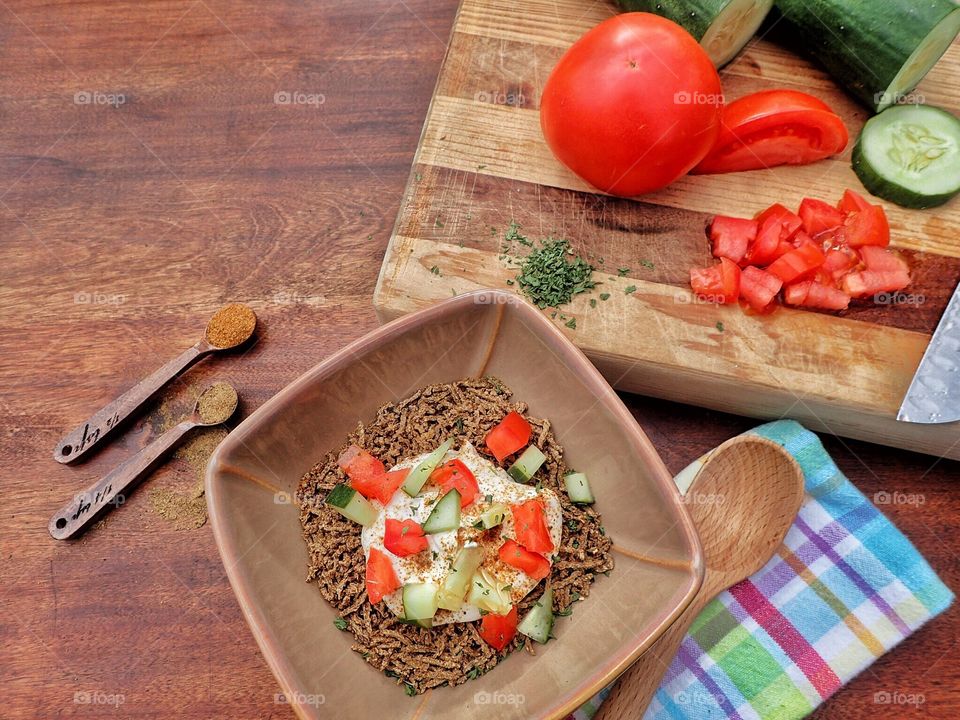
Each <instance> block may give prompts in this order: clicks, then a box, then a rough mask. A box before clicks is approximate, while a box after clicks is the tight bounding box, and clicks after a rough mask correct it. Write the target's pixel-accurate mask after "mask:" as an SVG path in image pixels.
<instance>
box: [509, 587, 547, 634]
mask: <svg viewBox="0 0 960 720" xmlns="http://www.w3.org/2000/svg"><path fill="white" fill-rule="evenodd" d="M517 630H519V631H520V632H521V633H523V634H524V635H526V636H527V637H528V638H530V639H531V640H536V641H537V642H538V643H545V642H546V641H547V640H549V639H550V633H551V632H552V631H553V588H552V587H550V586H549V585H548V586H547V589H546V590H544V591H543V595H541V596H540V599H539V600H537V602H535V603H534V604H533V607H532V608H530V610H528V611H527V614H526V615H524V616H523V620H521V621H520V624H519V625H517Z"/></svg>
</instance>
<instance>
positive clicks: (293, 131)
mask: <svg viewBox="0 0 960 720" xmlns="http://www.w3.org/2000/svg"><path fill="white" fill-rule="evenodd" d="M456 4H457V3H456V0H369V1H368V2H365V3H347V2H341V3H333V2H326V3H320V2H294V1H293V0H287V1H286V2H283V1H279V0H274V1H269V2H259V3H254V2H228V1H227V0H195V1H194V0H184V1H182V2H180V1H174V0H164V1H155V2H146V1H141V2H135V3H108V2H105V1H104V0H91V1H90V2H85V3H70V2H67V1H66V0H51V2H46V3H39V2H28V1H26V0H16V1H14V0H0V65H2V67H3V68H4V72H3V73H2V74H0V99H2V101H0V113H2V123H0V238H2V240H0V243H2V247H3V253H2V258H3V264H2V267H0V347H2V348H3V349H2V352H0V387H2V391H0V413H2V415H3V420H4V422H3V425H4V434H5V436H6V438H7V439H6V441H5V442H4V443H3V445H2V447H0V467H2V470H0V477H2V483H0V489H2V492H3V495H4V497H5V498H6V501H7V516H6V519H5V521H4V522H3V524H2V526H0V550H2V556H3V559H4V563H3V567H2V570H0V587H2V590H0V593H2V594H0V598H2V602H0V638H2V640H3V641H2V643H0V687H2V688H3V691H4V693H3V694H4V697H3V710H2V713H0V714H2V715H3V716H4V717H10V718H14V717H16V718H39V717H44V718H46V717H74V716H78V717H91V716H117V717H129V718H169V717H186V718H208V717H237V718H263V717H278V718H285V717H290V716H291V711H290V709H289V707H288V706H286V705H284V704H283V703H282V702H278V701H277V699H276V693H277V686H276V684H275V683H274V681H273V678H272V676H271V674H270V672H269V670H268V669H267V667H266V665H265V664H264V662H263V659H262V657H261V656H260V653H259V651H258V649H257V647H256V645H255V643H254V641H253V638H252V636H251V634H250V632H249V630H248V629H247V626H246V624H245V622H244V620H243V618H242V617H241V615H240V611H239V608H238V606H237V603H236V601H235V600H234V597H233V593H232V591H231V590H230V587H229V585H228V583H227V580H226V577H225V575H224V570H223V567H222V565H221V562H220V558H219V556H218V554H217V551H216V548H215V546H214V542H213V538H212V534H211V531H210V528H209V525H206V526H204V527H202V528H200V529H195V530H176V529H174V527H173V526H172V525H171V524H170V522H168V521H167V520H165V519H163V518H162V517H160V516H159V515H158V514H157V512H156V511H155V510H154V507H153V504H152V502H151V499H150V491H151V490H152V489H156V488H160V487H164V488H170V489H174V490H178V491H180V492H184V493H186V492H188V491H189V489H190V488H191V487H192V486H194V485H195V484H196V469H195V467H192V466H191V464H190V462H188V459H189V458H187V459H184V458H181V459H177V460H173V461H171V462H170V463H169V464H168V465H166V466H165V467H164V468H162V469H161V470H160V471H158V472H157V473H156V474H155V475H154V476H153V477H152V478H150V479H149V480H148V481H147V482H146V483H145V484H144V485H143V486H141V487H140V488H139V489H138V490H137V491H135V492H134V493H133V494H132V495H131V497H130V498H129V499H128V501H127V503H126V504H125V505H124V506H123V507H122V508H121V509H120V510H119V511H116V512H114V513H113V514H112V515H111V516H110V517H109V518H108V519H107V520H106V521H105V522H104V523H103V524H102V525H100V526H98V527H95V528H94V529H93V530H92V531H91V532H89V533H87V534H86V535H85V536H84V537H83V538H82V539H81V540H79V541H76V542H68V543H63V542H56V541H54V540H52V539H51V538H50V537H49V535H48V534H47V530H46V524H47V520H48V518H49V516H50V514H51V513H52V512H53V511H54V510H55V509H56V508H57V507H59V506H60V504H61V503H63V502H64V500H65V499H66V498H68V497H70V496H71V494H72V493H73V492H74V491H76V490H77V489H79V488H80V487H81V486H84V485H86V484H88V483H89V482H91V481H92V480H93V479H95V478H96V477H98V476H99V475H101V474H103V473H104V472H106V471H107V470H109V469H110V468H112V467H113V466H114V465H116V464H117V463H118V462H119V461H120V460H122V459H123V458H125V457H126V456H128V455H129V454H131V453H132V452H134V451H135V450H136V449H138V448H140V447H142V446H143V445H144V444H146V443H147V442H148V441H149V440H150V439H151V438H152V437H154V436H155V435H156V433H157V432H158V431H159V430H160V429H161V428H162V427H164V426H166V425H169V424H170V422H171V421H172V420H173V418H175V417H176V415H177V413H178V412H182V411H183V410H184V409H185V408H186V406H187V405H188V404H189V402H190V397H191V394H192V393H195V392H196V388H197V387H198V386H200V385H202V384H203V383H205V382H208V381H211V380H213V379H214V378H222V379H227V380H229V381H231V382H233V383H235V384H236V386H237V387H238V388H239V390H240V393H241V396H242V398H243V407H242V412H243V414H248V413H249V412H250V411H251V410H252V409H253V408H255V407H257V406H259V405H260V404H261V403H263V402H264V401H265V400H266V399H267V398H269V397H270V396H271V395H272V394H273V393H275V392H276V391H277V390H279V389H280V388H281V387H283V386H284V385H285V384H286V383H288V382H289V381H291V380H293V379H294V378H296V377H297V376H298V375H299V374H301V373H302V372H304V371H305V370H307V369H308V368H309V367H311V366H312V365H313V364H315V363H316V362H318V361H319V360H320V359H322V358H323V357H325V356H326V355H328V354H329V353H331V352H332V351H334V350H336V349H337V348H339V347H341V346H342V345H344V344H345V343H347V342H348V341H350V340H352V339H354V338H356V337H358V336H360V335H362V334H363V333H364V332H366V331H367V330H369V329H370V328H372V327H374V325H375V323H376V320H375V317H374V313H373V309H372V306H371V293H372V290H373V287H374V282H375V280H376V276H377V271H378V268H379V264H380V259H381V257H382V255H383V251H384V247H385V244H386V240H387V237H388V235H389V231H390V228H391V226H392V224H393V221H394V218H395V215H396V212H397V209H398V207H399V203H400V199H401V193H402V192H403V187H404V183H405V180H406V178H407V173H408V170H409V167H410V163H411V160H412V157H413V152H414V149H415V147H416V143H417V139H418V137H419V133H420V128H421V124H422V121H423V117H424V114H425V112H426V107H427V102H428V100H429V97H430V94H431V91H432V89H433V84H434V80H435V78H436V73H437V70H438V68H439V65H440V61H441V59H442V57H443V53H444V49H445V42H446V38H447V35H448V33H449V30H450V26H451V23H452V20H453V16H454V13H455V12H456ZM508 220H509V219H508V218H504V222H505V223H506V222H508ZM235 300H237V301H245V302H248V303H250V304H251V305H252V306H253V307H254V308H255V309H256V310H257V312H258V314H259V316H260V318H261V320H262V331H261V334H260V340H259V342H258V343H257V344H256V345H255V346H254V347H253V348H252V349H250V350H249V351H248V352H246V353H244V354H242V355H234V356H230V357H223V358H210V359H208V360H205V361H203V362H202V363H201V364H200V365H199V366H197V367H195V368H194V369H192V370H191V371H189V372H188V373H187V374H186V375H184V376H183V377H182V378H181V379H180V380H179V381H177V382H176V383H175V384H174V385H172V386H171V387H170V389H169V391H168V392H167V393H166V394H165V395H164V396H163V399H162V401H158V402H156V403H154V404H153V405H152V407H151V408H150V410H149V411H147V412H145V413H144V414H142V415H141V416H140V417H138V418H137V419H136V420H135V421H134V422H133V423H131V424H130V425H129V427H128V429H127V431H126V432H124V433H123V434H122V435H121V436H120V437H119V438H118V439H117V440H116V441H115V442H113V443H111V444H110V445H109V446H108V447H107V448H105V449H104V450H102V451H101V452H99V453H97V454H96V455H95V456H94V457H93V458H91V459H90V460H88V461H87V462H85V463H83V464H81V465H79V466H77V467H64V466H61V465H58V464H57V463H55V462H54V461H53V460H52V458H51V451H52V449H53V447H54V445H55V444H56V442H57V440H58V438H59V437H60V435H61V434H62V433H63V432H64V431H66V430H68V429H69V428H71V427H73V426H74V425H75V424H76V423H78V422H79V421H81V420H82V419H83V418H84V417H86V416H87V415H89V414H90V413H91V412H92V411H93V410H95V409H96V408H98V407H100V406H101V405H102V404H104V403H105V402H106V401H108V400H110V399H112V398H113V397H114V396H116V395H117V394H118V393H120V392H121V391H123V390H125V389H126V388H127V387H128V386H130V385H131V384H133V383H134V382H135V381H136V380H137V379H138V378H140V377H141V376H143V375H144V374H146V373H147V372H149V371H152V370H153V369H155V367H156V366H158V365H159V364H160V363H161V362H162V361H164V360H166V359H168V358H169V357H172V356H173V355H174V354H176V353H177V352H179V351H180V350H181V349H183V348H185V347H187V346H188V345H190V344H192V343H193V342H194V341H195V339H196V338H197V337H199V335H200V333H201V332H202V328H203V326H204V324H205V322H206V319H207V317H208V316H209V315H210V314H211V313H212V312H213V310H214V309H216V308H217V307H218V306H219V305H220V304H222V303H225V302H228V301H235ZM625 399H626V401H627V403H628V404H629V406H630V407H631V409H632V410H633V412H634V414H635V415H636V417H637V419H638V420H639V422H640V423H641V424H642V425H643V427H644V428H645V429H646V431H647V433H648V434H649V435H650V437H651V439H652V440H653V442H654V444H655V445H656V446H657V448H658V449H659V450H660V452H661V453H662V454H663V457H664V459H665V461H666V463H667V465H668V466H669V467H670V469H671V470H679V469H680V468H681V467H682V466H683V465H685V464H686V462H687V461H689V460H690V459H692V458H694V457H695V456H697V455H698V454H699V453H701V452H703V451H705V450H707V449H708V448H710V447H711V446H713V445H715V444H717V443H719V442H721V441H722V440H724V439H725V438H727V437H729V436H730V435H732V434H735V433H737V432H740V431H742V430H744V429H746V428H748V427H750V426H751V425H752V422H751V421H749V420H746V419H742V418H737V417H732V416H725V415H721V414H718V413H713V412H706V411H703V410H698V409H696V408H691V407H685V406H678V405H672V404H668V403H663V402H655V401H651V400H648V399H644V398H642V397H626V398H625ZM826 445H827V447H828V449H829V450H830V451H831V452H832V453H833V454H834V456H835V458H836V459H837V462H838V463H839V465H840V466H841V468H842V469H843V470H844V471H845V472H846V473H847V474H848V475H849V476H850V477H851V479H853V480H854V482H855V483H856V484H857V485H858V486H859V487H860V488H861V489H862V490H863V491H864V492H865V493H867V494H868V495H871V496H872V495H873V494H874V493H877V492H884V491H885V492H890V493H892V492H894V491H899V492H903V493H907V494H909V495H913V496H914V499H915V500H916V501H917V502H914V503H913V504H907V503H901V504H896V505H888V506H886V507H885V510H886V511H887V512H888V513H889V514H890V516H891V517H892V518H893V520H894V521H895V522H896V523H897V524H898V525H899V526H900V527H901V528H902V529H903V530H904V532H905V533H906V534H907V535H908V536H909V537H910V538H911V539H912V540H913V542H914V543H916V545H917V546H918V547H919V548H920V550H921V552H922V553H923V554H924V555H925V556H926V557H927V558H928V559H929V560H930V562H931V563H932V565H933V566H934V568H935V569H936V570H937V571H938V572H939V573H940V574H941V576H942V577H943V579H944V580H945V581H946V582H947V584H948V585H950V586H952V587H954V588H956V587H960V567H958V562H957V560H958V557H957V549H958V548H960V539H958V538H960V532H958V531H960V491H958V490H957V489H956V488H955V487H953V486H952V483H951V481H952V480H953V479H954V478H955V477H956V475H957V471H958V465H957V464H956V463H952V462H947V461H942V462H938V461H937V460H936V459H935V458H930V457H924V456H920V455H911V454H908V453H905V452H899V451H893V450H888V449H883V448H880V447H875V446H870V445H866V444H861V443H854V442H845V441H840V440H835V439H827V440H826ZM194 464H195V463H194ZM958 629H960V612H958V611H957V610H956V609H952V610H950V611H948V612H947V613H946V614H945V615H944V616H942V617H941V618H939V619H937V620H936V621H935V622H934V623H932V625H931V626H928V627H926V628H924V629H922V630H921V631H920V632H918V633H917V634H916V635H915V636H914V637H912V638H910V639H909V640H908V641H907V642H905V643H904V645H903V646H902V647H900V648H898V649H897V650H896V651H895V652H893V653H891V654H889V655H888V656H886V657H884V658H882V659H881V660H879V661H878V662H877V663H876V664H875V665H873V666H872V667H871V668H870V670H868V671H867V672H866V673H864V674H863V675H862V676H861V677H860V678H858V679H857V680H856V681H855V682H853V683H852V684H851V685H849V686H848V687H846V688H844V689H843V690H842V691H841V692H840V693H838V695H837V696H836V697H835V698H833V699H832V700H830V702H829V703H828V704H827V705H826V706H825V707H824V708H823V709H822V710H821V711H820V712H819V713H818V714H817V716H816V717H819V718H845V719H853V720H856V719H857V718H868V717H873V716H875V715H877V714H878V713H880V714H881V715H882V716H885V717H889V716H894V715H891V714H888V711H890V710H891V708H889V707H885V706H882V705H877V704H876V703H875V702H874V695H875V693H878V692H890V693H895V692H901V693H905V694H919V695H922V696H923V699H924V700H925V702H924V703H923V704H922V705H921V706H920V708H919V710H914V709H912V708H896V710H899V711H900V712H899V713H897V715H899V716H904V715H906V716H909V717H914V716H917V717H950V716H957V715H958V714H960V652H958V648H957V633H958ZM360 687H362V685H361V686H360Z"/></svg>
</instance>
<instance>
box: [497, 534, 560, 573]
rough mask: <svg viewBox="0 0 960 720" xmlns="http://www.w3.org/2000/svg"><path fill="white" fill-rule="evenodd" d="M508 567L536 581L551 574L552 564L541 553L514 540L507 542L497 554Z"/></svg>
mask: <svg viewBox="0 0 960 720" xmlns="http://www.w3.org/2000/svg"><path fill="white" fill-rule="evenodd" d="M497 554H498V555H499V556H500V559H501V560H503V561H504V562H505V563H506V564H507V565H510V566H511V567H515V568H516V569H517V570H522V571H523V572H525V573H526V574H527V575H529V576H530V577H532V578H534V579H535V580H542V579H543V578H545V577H546V576H547V575H549V574H550V562H549V561H548V560H547V559H546V558H545V557H544V556H543V555H541V554H540V553H535V552H531V551H530V550H527V549H526V548H525V547H523V546H522V545H519V544H518V543H517V542H516V541H514V540H507V541H506V542H504V543H503V545H501V546H500V550H499V551H498V553H497Z"/></svg>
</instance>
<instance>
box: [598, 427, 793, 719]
mask: <svg viewBox="0 0 960 720" xmlns="http://www.w3.org/2000/svg"><path fill="white" fill-rule="evenodd" d="M802 501H803V472H802V471H801V470H800V466H799V465H797V462H796V460H794V459H793V457H792V456H791V455H790V454H789V453H788V452H787V451H786V450H784V449H783V448H782V447H781V446H780V445H778V444H777V443H775V442H773V441H771V440H767V439H766V438H762V437H760V436H758V435H740V436H738V437H735V438H732V439H731V440H728V441H727V442H725V443H723V444H722V445H720V446H719V447H718V448H717V449H716V450H714V451H713V452H712V453H711V454H710V455H709V457H708V458H707V459H706V461H705V462H704V464H703V467H702V468H701V469H700V471H699V472H698V473H697V476H696V478H694V481H693V483H692V484H691V486H690V489H689V490H688V491H687V493H686V495H685V496H684V503H685V504H686V505H687V509H688V510H689V512H690V515H691V517H692V518H693V523H694V525H696V527H697V532H698V534H699V535H700V543H701V545H702V546H703V558H704V566H705V568H704V578H703V585H701V587H700V590H699V592H698V593H697V594H696V595H695V596H694V598H693V600H692V601H691V602H690V605H689V606H688V607H687V608H686V610H684V611H683V613H682V614H681V615H680V617H679V618H677V620H676V622H674V624H673V625H671V626H670V627H669V628H667V630H666V631H665V632H664V633H663V635H661V636H660V637H659V638H658V639H657V641H656V642H655V643H654V644H653V645H652V646H651V647H650V649H649V650H647V652H645V653H644V654H643V655H642V656H641V657H640V659H639V660H638V661H637V662H636V663H634V664H633V665H631V666H630V668H629V669H628V670H627V671H626V672H624V673H623V675H621V676H620V679H619V680H618V682H617V684H616V685H615V686H614V688H613V690H612V691H611V692H610V695H609V697H607V699H606V700H605V701H604V703H603V705H602V706H601V707H600V710H599V712H598V713H597V714H596V716H595V720H614V719H616V720H621V719H622V718H641V717H643V713H644V711H645V710H646V709H647V706H648V705H649V704H650V701H651V700H652V699H653V695H654V693H656V691H657V688H658V687H659V686H660V682H661V680H662V679H663V676H664V674H665V673H666V671H667V669H668V668H669V667H670V663H671V662H672V661H673V658H674V656H675V655H676V654H677V650H678V649H679V647H680V643H681V642H683V638H684V637H685V636H686V634H687V630H689V628H690V626H691V625H692V624H693V621H694V620H695V619H696V617H697V615H699V614H700V612H701V611H702V610H703V608H704V607H706V605H707V604H708V603H709V602H710V601H711V600H713V599H714V598H715V597H716V596H717V595H719V594H720V593H721V592H723V591H724V590H726V589H727V588H729V587H731V586H732V585H736V584H737V583H738V582H740V581H741V580H744V579H745V578H747V577H749V576H750V575H753V574H754V573H755V572H757V571H758V570H760V568H762V567H763V566H764V565H766V564H767V562H768V561H769V560H770V558H771V557H772V556H773V554H774V552H775V551H776V549H777V547H779V546H780V544H781V543H782V542H783V538H784V536H786V534H787V531H788V530H789V529H790V526H791V525H792V524H793V521H794V518H796V516H797V512H798V511H799V510H800V503H801V502H802Z"/></svg>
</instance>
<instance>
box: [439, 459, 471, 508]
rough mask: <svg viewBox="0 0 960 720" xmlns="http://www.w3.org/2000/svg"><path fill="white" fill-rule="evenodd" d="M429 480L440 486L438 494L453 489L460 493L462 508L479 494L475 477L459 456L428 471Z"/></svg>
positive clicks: (443, 493)
mask: <svg viewBox="0 0 960 720" xmlns="http://www.w3.org/2000/svg"><path fill="white" fill-rule="evenodd" d="M430 482H432V483H433V484H434V485H438V486H440V494H441V495H446V494H447V493H448V492H450V491H451V490H453V489H456V491H457V492H459V493H460V507H462V508H464V507H466V506H467V505H469V504H470V503H472V502H473V501H474V499H476V497H477V495H479V494H480V486H479V485H478V484H477V478H476V477H474V475H473V473H472V472H470V468H468V467H467V466H466V465H464V463H463V461H462V460H460V459H459V458H455V459H453V460H449V461H447V462H445V463H444V464H443V465H441V466H440V467H438V468H437V469H436V470H434V471H433V472H432V473H430Z"/></svg>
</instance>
